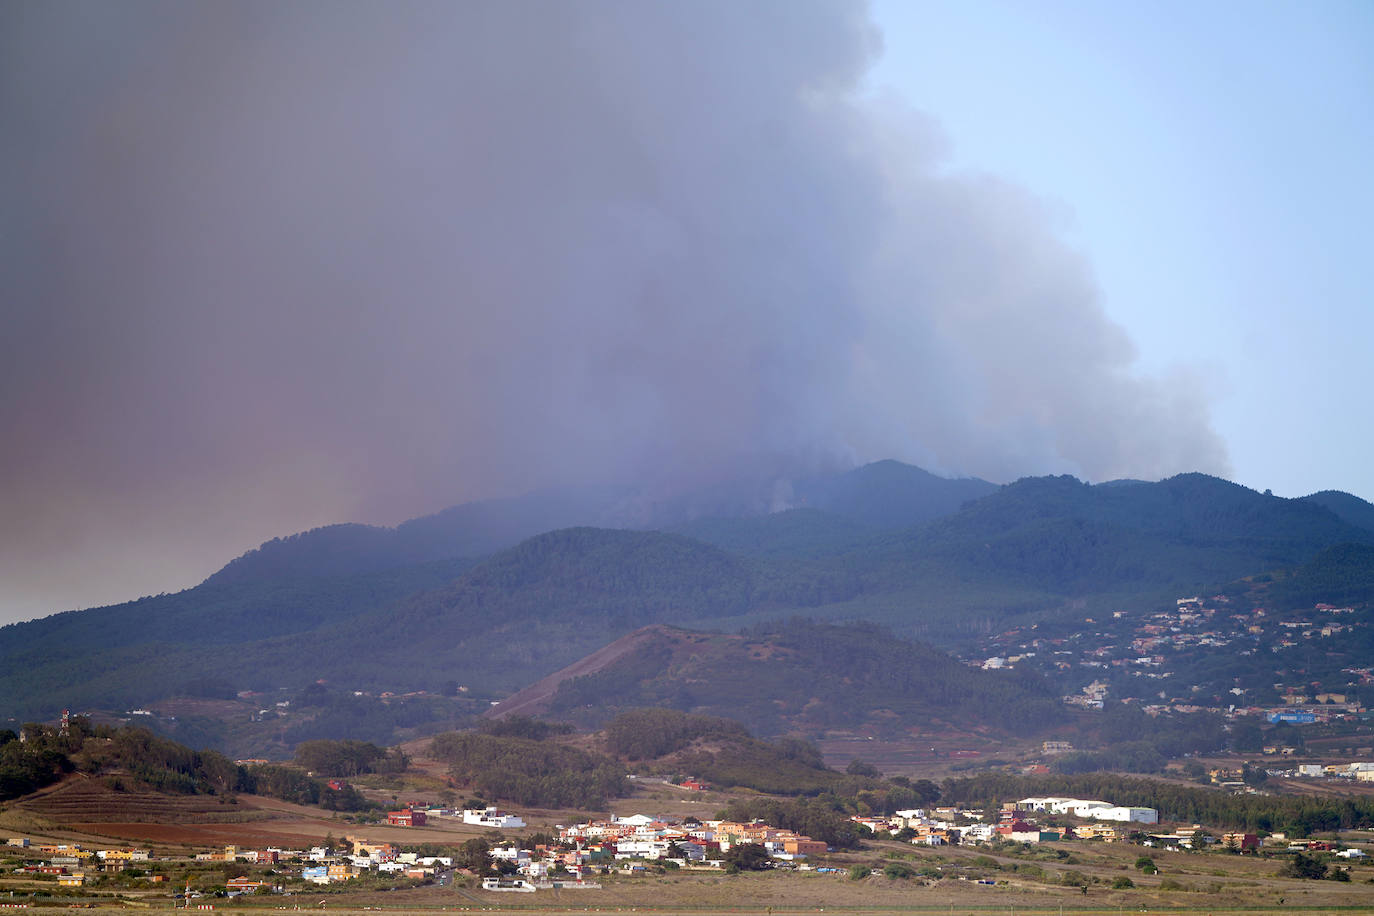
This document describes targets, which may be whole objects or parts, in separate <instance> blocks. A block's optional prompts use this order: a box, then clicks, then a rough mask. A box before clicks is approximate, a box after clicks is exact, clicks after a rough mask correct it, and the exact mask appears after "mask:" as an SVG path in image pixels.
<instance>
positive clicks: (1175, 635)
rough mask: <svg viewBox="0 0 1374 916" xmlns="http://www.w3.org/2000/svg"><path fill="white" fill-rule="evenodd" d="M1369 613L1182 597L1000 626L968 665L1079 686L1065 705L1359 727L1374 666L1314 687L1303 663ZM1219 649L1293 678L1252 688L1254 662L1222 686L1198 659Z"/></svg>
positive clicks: (968, 657)
mask: <svg viewBox="0 0 1374 916" xmlns="http://www.w3.org/2000/svg"><path fill="white" fill-rule="evenodd" d="M1368 616H1369V615H1368V613H1367V612H1364V611H1358V610H1357V609H1355V608H1353V607H1347V606H1339V605H1334V604H1317V605H1315V606H1314V607H1312V608H1311V609H1310V610H1309V611H1304V612H1286V613H1275V612H1272V611H1269V610H1266V609H1265V608H1262V607H1250V608H1242V607H1236V606H1235V602H1234V601H1233V599H1232V598H1230V597H1228V596H1226V595H1213V596H1210V597H1200V596H1188V597H1182V598H1178V599H1176V600H1175V602H1174V606H1173V607H1171V608H1168V609H1165V610H1160V611H1156V612H1154V613H1146V614H1137V613H1134V612H1128V611H1121V610H1118V611H1112V612H1111V613H1110V614H1109V615H1106V616H1101V617H1085V618H1082V620H1081V623H1080V624H1079V625H1077V626H1075V627H1073V628H1072V629H1068V630H1063V629H1062V628H1061V630H1060V631H1056V632H1050V628H1049V626H1048V625H1045V626H1042V625H1040V624H1030V625H1028V626H1025V627H1017V628H1013V629H1010V630H1005V631H1003V632H1000V633H996V634H992V635H989V636H988V637H985V638H984V639H982V640H980V641H979V644H978V646H977V650H976V651H975V652H974V653H972V654H969V653H966V654H965V655H964V660H965V662H966V663H968V664H970V665H973V666H977V667H982V668H985V669H990V670H991V669H1005V668H1015V667H1018V666H1025V667H1029V668H1032V669H1034V670H1036V671H1039V672H1041V673H1044V674H1046V675H1048V676H1050V677H1051V678H1053V679H1055V680H1056V681H1058V682H1060V683H1066V684H1075V687H1076V689H1075V690H1074V692H1072V693H1069V694H1067V695H1065V697H1064V702H1065V703H1066V704H1068V705H1070V706H1077V707H1080V708H1085V709H1102V708H1104V704H1107V703H1111V702H1136V703H1139V705H1140V706H1141V708H1143V709H1144V710H1145V711H1146V712H1148V713H1152V714H1159V713H1161V712H1174V713H1192V712H1212V713H1217V714H1220V715H1224V716H1227V717H1228V718H1237V717H1246V716H1251V717H1255V718H1256V719H1257V720H1259V721H1263V722H1268V723H1271V724H1272V723H1279V722H1284V723H1289V724H1310V723H1317V722H1330V721H1336V720H1342V719H1348V720H1360V721H1364V720H1366V719H1367V718H1369V716H1370V715H1371V714H1370V712H1369V710H1368V708H1367V707H1366V706H1365V705H1364V704H1362V703H1361V702H1360V698H1359V696H1358V690H1359V688H1361V687H1371V686H1374V672H1372V670H1371V668H1370V667H1369V666H1364V667H1361V666H1348V667H1344V668H1341V669H1340V670H1339V672H1336V673H1334V675H1328V676H1327V677H1326V679H1325V680H1324V681H1323V680H1315V681H1314V680H1313V679H1312V677H1311V676H1310V675H1311V672H1310V670H1309V668H1310V664H1309V661H1310V657H1311V655H1312V652H1313V651H1316V652H1323V651H1324V649H1323V644H1325V643H1327V641H1330V643H1329V644H1330V645H1331V646H1338V645H1341V644H1344V643H1346V642H1347V641H1349V640H1350V638H1351V637H1352V634H1354V633H1355V632H1357V631H1361V630H1367V628H1368V627H1369V625H1370V621H1369V620H1368ZM1217 651H1223V652H1226V653H1228V654H1233V655H1234V656H1235V658H1237V659H1248V658H1251V657H1254V656H1259V655H1264V656H1265V667H1264V670H1265V671H1266V672H1271V673H1272V671H1275V670H1276V671H1292V674H1291V675H1285V680H1284V681H1280V682H1272V681H1273V678H1270V682H1267V683H1263V684H1257V683H1253V682H1251V680H1250V679H1248V678H1246V677H1245V676H1244V675H1245V674H1246V673H1247V672H1246V670H1245V668H1246V667H1248V668H1254V667H1258V666H1256V665H1250V666H1241V667H1240V669H1239V670H1238V673H1237V676H1236V677H1234V678H1232V679H1231V681H1232V682H1230V683H1225V684H1221V683H1218V682H1217V681H1216V679H1215V678H1214V677H1209V675H1212V674H1213V673H1214V671H1215V669H1216V668H1217V666H1216V665H1215V663H1214V662H1213V663H1211V664H1209V665H1205V666H1203V665H1200V664H1199V662H1198V659H1199V658H1200V657H1202V656H1203V655H1204V654H1212V653H1215V652H1217ZM1213 657H1214V656H1213ZM1200 668H1201V670H1199V669H1200ZM1209 669H1210V670H1209ZM1300 678H1305V679H1300Z"/></svg>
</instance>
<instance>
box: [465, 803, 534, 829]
mask: <svg viewBox="0 0 1374 916" xmlns="http://www.w3.org/2000/svg"><path fill="white" fill-rule="evenodd" d="M463 823H464V824H476V825H477V826H478V827H495V828H497V829H498V830H506V829H515V828H517V827H523V826H525V822H524V820H522V819H521V818H520V816H519V815H515V814H507V813H506V812H504V811H499V810H497V809H496V808H464V809H463Z"/></svg>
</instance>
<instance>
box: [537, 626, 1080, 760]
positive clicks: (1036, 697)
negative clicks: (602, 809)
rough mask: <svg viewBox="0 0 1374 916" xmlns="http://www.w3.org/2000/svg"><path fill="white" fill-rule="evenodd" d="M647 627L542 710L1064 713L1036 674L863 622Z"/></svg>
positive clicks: (956, 720) (594, 716)
mask: <svg viewBox="0 0 1374 916" xmlns="http://www.w3.org/2000/svg"><path fill="white" fill-rule="evenodd" d="M657 635H658V638H656V639H654V640H646V641H643V642H641V644H640V645H639V647H638V648H637V649H636V650H635V651H634V652H633V653H632V654H630V655H628V656H626V657H625V658H623V659H622V660H621V661H619V662H617V663H616V664H614V665H612V666H610V667H607V668H606V669H604V670H602V671H600V672H597V673H595V674H591V675H587V676H585V677H579V678H574V679H572V680H570V681H567V682H565V683H564V684H563V686H562V687H561V688H560V689H559V690H558V692H557V693H556V694H555V695H554V696H553V698H552V699H551V700H550V702H549V706H548V710H549V713H550V714H551V715H553V716H555V717H559V718H570V719H572V720H573V721H578V722H582V723H584V724H588V725H594V724H598V723H599V722H602V721H605V720H606V719H608V718H610V717H611V716H613V715H615V714H616V713H617V712H619V711H620V710H624V709H629V708H633V707H640V706H657V707H668V708H672V709H679V710H683V711H687V712H693V713H700V714H706V715H710V716H718V717H728V718H731V719H734V720H737V721H739V722H742V723H744V724H745V725H746V726H748V727H749V728H750V729H751V730H753V731H754V732H756V733H758V734H761V735H765V736H773V735H786V734H796V733H814V734H821V733H824V732H825V731H827V730H829V729H835V728H840V729H844V730H850V731H871V732H873V733H876V734H905V733H907V732H909V731H910V730H911V729H913V728H922V729H933V730H943V729H956V730H957V729H959V728H968V727H970V726H971V724H972V723H978V724H979V725H983V726H988V727H991V728H994V729H997V730H1000V731H1002V732H1004V733H1007V734H1033V733H1038V732H1041V731H1044V730H1046V729H1049V728H1053V727H1054V726H1056V725H1060V724H1062V723H1064V722H1065V721H1067V718H1068V717H1067V713H1066V712H1065V710H1064V707H1063V706H1062V705H1061V704H1060V703H1059V701H1058V697H1057V695H1056V694H1055V692H1054V691H1053V690H1052V688H1051V687H1050V686H1049V684H1047V683H1046V682H1044V681H1042V680H1040V679H1039V678H1037V677H1034V676H1027V675H1025V674H1024V673H1022V672H1012V671H981V670H974V669H970V668H968V667H967V666H965V665H963V664H960V663H959V662H957V661H955V660H954V659H952V658H950V657H949V656H948V655H945V654H944V653H942V652H939V651H938V650H936V649H934V648H932V647H930V646H926V645H921V644H919V643H913V642H908V641H906V640H902V639H898V638H896V637H894V636H893V635H892V634H891V633H890V632H888V631H885V630H883V629H881V628H879V627H875V626H873V625H871V624H862V623H852V624H848V625H844V626H837V625H831V624H819V623H815V622H813V621H809V620H792V621H788V622H779V623H771V624H762V625H759V626H757V627H754V628H752V629H751V630H749V631H748V632H747V633H744V634H740V635H730V636H726V635H715V636H705V635H701V634H675V633H672V632H671V631H660V633H659V634H657Z"/></svg>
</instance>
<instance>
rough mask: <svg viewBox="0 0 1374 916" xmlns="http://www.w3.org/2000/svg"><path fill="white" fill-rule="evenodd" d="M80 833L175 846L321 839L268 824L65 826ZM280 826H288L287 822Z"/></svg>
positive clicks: (306, 842) (295, 845) (290, 844)
mask: <svg viewBox="0 0 1374 916" xmlns="http://www.w3.org/2000/svg"><path fill="white" fill-rule="evenodd" d="M66 826H67V827H69V828H70V829H73V830H79V831H81V832H82V833H91V834H97V835H100V836H111V837H120V838H122V839H129V840H140V841H143V842H147V843H162V844H172V845H177V846H228V845H235V846H288V847H293V848H300V847H306V846H312V845H314V844H315V843H318V842H319V841H320V838H319V837H318V836H311V835H309V834H303V833H289V832H286V831H284V830H283V831H281V832H278V831H276V830H273V829H272V828H271V826H270V825H267V824H145V823H132V824H120V823H116V822H111V821H93V822H90V823H80V822H74V823H70V824H67V825H66ZM282 826H283V827H286V826H289V825H286V824H283V825H282Z"/></svg>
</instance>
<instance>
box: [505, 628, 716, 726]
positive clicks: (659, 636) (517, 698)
mask: <svg viewBox="0 0 1374 916" xmlns="http://www.w3.org/2000/svg"><path fill="white" fill-rule="evenodd" d="M686 635H690V634H680V633H677V632H675V631H673V630H671V629H670V628H668V627H665V626H662V625H661V624H654V625H652V626H647V627H642V628H640V629H638V630H635V631H634V632H633V633H631V634H630V635H628V636H622V637H621V638H620V639H617V640H616V641H615V642H613V643H611V644H610V645H608V646H605V647H604V648H601V649H597V650H596V651H595V652H593V653H592V654H591V655H588V656H586V657H585V658H582V659H580V660H578V661H575V662H573V663H572V664H571V665H569V666H568V667H566V668H564V669H562V670H561V671H555V672H554V673H553V674H550V675H549V676H548V677H546V678H544V679H543V680H539V681H535V682H534V683H533V684H531V685H530V686H528V687H526V688H525V689H524V690H521V691H520V692H518V693H515V694H512V695H511V696H508V697H506V698H505V699H504V700H502V701H501V702H500V703H498V704H497V705H495V706H493V707H492V708H491V709H490V710H488V711H487V712H486V713H484V714H483V715H485V716H487V717H489V718H500V717H501V716H516V715H519V716H530V715H537V714H539V713H542V712H544V711H545V710H547V709H548V707H549V701H550V700H552V699H553V695H554V694H555V693H557V692H558V687H559V685H561V684H562V683H563V682H564V681H566V680H570V679H571V678H575V677H582V676H584V675H588V674H595V673H596V672H598V671H601V670H602V669H604V668H606V667H608V666H610V665H613V664H615V663H616V662H618V661H620V660H621V659H622V658H624V657H625V656H627V655H629V654H630V653H631V652H633V651H635V650H636V649H638V648H639V647H640V646H642V645H643V644H644V643H646V642H651V641H654V640H658V641H664V640H666V641H668V642H678V641H680V640H681V639H682V638H683V637H684V636H686Z"/></svg>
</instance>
